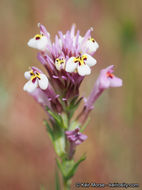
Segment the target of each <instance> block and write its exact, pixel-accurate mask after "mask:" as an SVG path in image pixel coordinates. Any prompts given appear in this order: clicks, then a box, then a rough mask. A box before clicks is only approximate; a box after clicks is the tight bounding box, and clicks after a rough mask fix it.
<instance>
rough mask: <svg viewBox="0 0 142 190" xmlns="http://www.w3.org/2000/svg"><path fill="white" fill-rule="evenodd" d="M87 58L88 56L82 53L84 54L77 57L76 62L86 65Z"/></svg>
mask: <svg viewBox="0 0 142 190" xmlns="http://www.w3.org/2000/svg"><path fill="white" fill-rule="evenodd" d="M86 60H87V56H86V55H82V56H80V57H79V56H78V57H75V58H74V63H77V62H78V64H79V66H82V65H85V64H86V63H85V61H86Z"/></svg>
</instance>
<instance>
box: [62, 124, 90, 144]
mask: <svg viewBox="0 0 142 190" xmlns="http://www.w3.org/2000/svg"><path fill="white" fill-rule="evenodd" d="M79 131H80V129H79V128H76V129H75V130H73V131H66V132H65V134H66V136H67V139H68V140H69V142H70V143H73V144H74V145H80V144H81V143H83V142H84V141H85V140H86V139H87V136H86V135H84V134H82V133H81V132H79Z"/></svg>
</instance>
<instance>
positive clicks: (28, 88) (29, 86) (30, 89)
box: [23, 80, 38, 93]
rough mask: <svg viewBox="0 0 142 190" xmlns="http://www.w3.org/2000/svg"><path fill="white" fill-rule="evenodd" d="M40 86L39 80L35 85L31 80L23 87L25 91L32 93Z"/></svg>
mask: <svg viewBox="0 0 142 190" xmlns="http://www.w3.org/2000/svg"><path fill="white" fill-rule="evenodd" d="M37 86H38V83H37V80H36V81H35V82H34V83H33V82H32V81H31V80H29V81H28V82H27V83H26V84H25V85H24V87H23V90H24V91H27V92H29V93H32V92H33V91H34V90H35V89H36V88H37Z"/></svg>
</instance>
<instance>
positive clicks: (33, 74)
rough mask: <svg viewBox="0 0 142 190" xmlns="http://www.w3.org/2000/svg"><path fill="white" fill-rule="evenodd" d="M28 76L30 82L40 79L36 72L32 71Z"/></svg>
mask: <svg viewBox="0 0 142 190" xmlns="http://www.w3.org/2000/svg"><path fill="white" fill-rule="evenodd" d="M30 75H31V78H30V79H31V81H33V80H34V79H36V78H38V79H40V73H39V72H37V71H36V72H35V73H34V71H33V70H31V71H30Z"/></svg>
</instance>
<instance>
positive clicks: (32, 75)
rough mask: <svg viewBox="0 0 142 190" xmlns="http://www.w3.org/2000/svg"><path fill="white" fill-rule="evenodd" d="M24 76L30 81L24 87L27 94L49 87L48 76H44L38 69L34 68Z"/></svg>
mask: <svg viewBox="0 0 142 190" xmlns="http://www.w3.org/2000/svg"><path fill="white" fill-rule="evenodd" d="M24 76H25V78H26V79H27V80H29V81H28V82H27V83H26V84H25V85H24V90H25V91H27V92H33V91H34V90H35V89H36V88H37V87H39V88H41V89H42V90H46V89H47V87H48V78H47V77H46V75H44V74H42V72H41V71H40V70H39V69H37V68H36V67H32V69H31V70H30V71H27V72H25V73H24Z"/></svg>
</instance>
